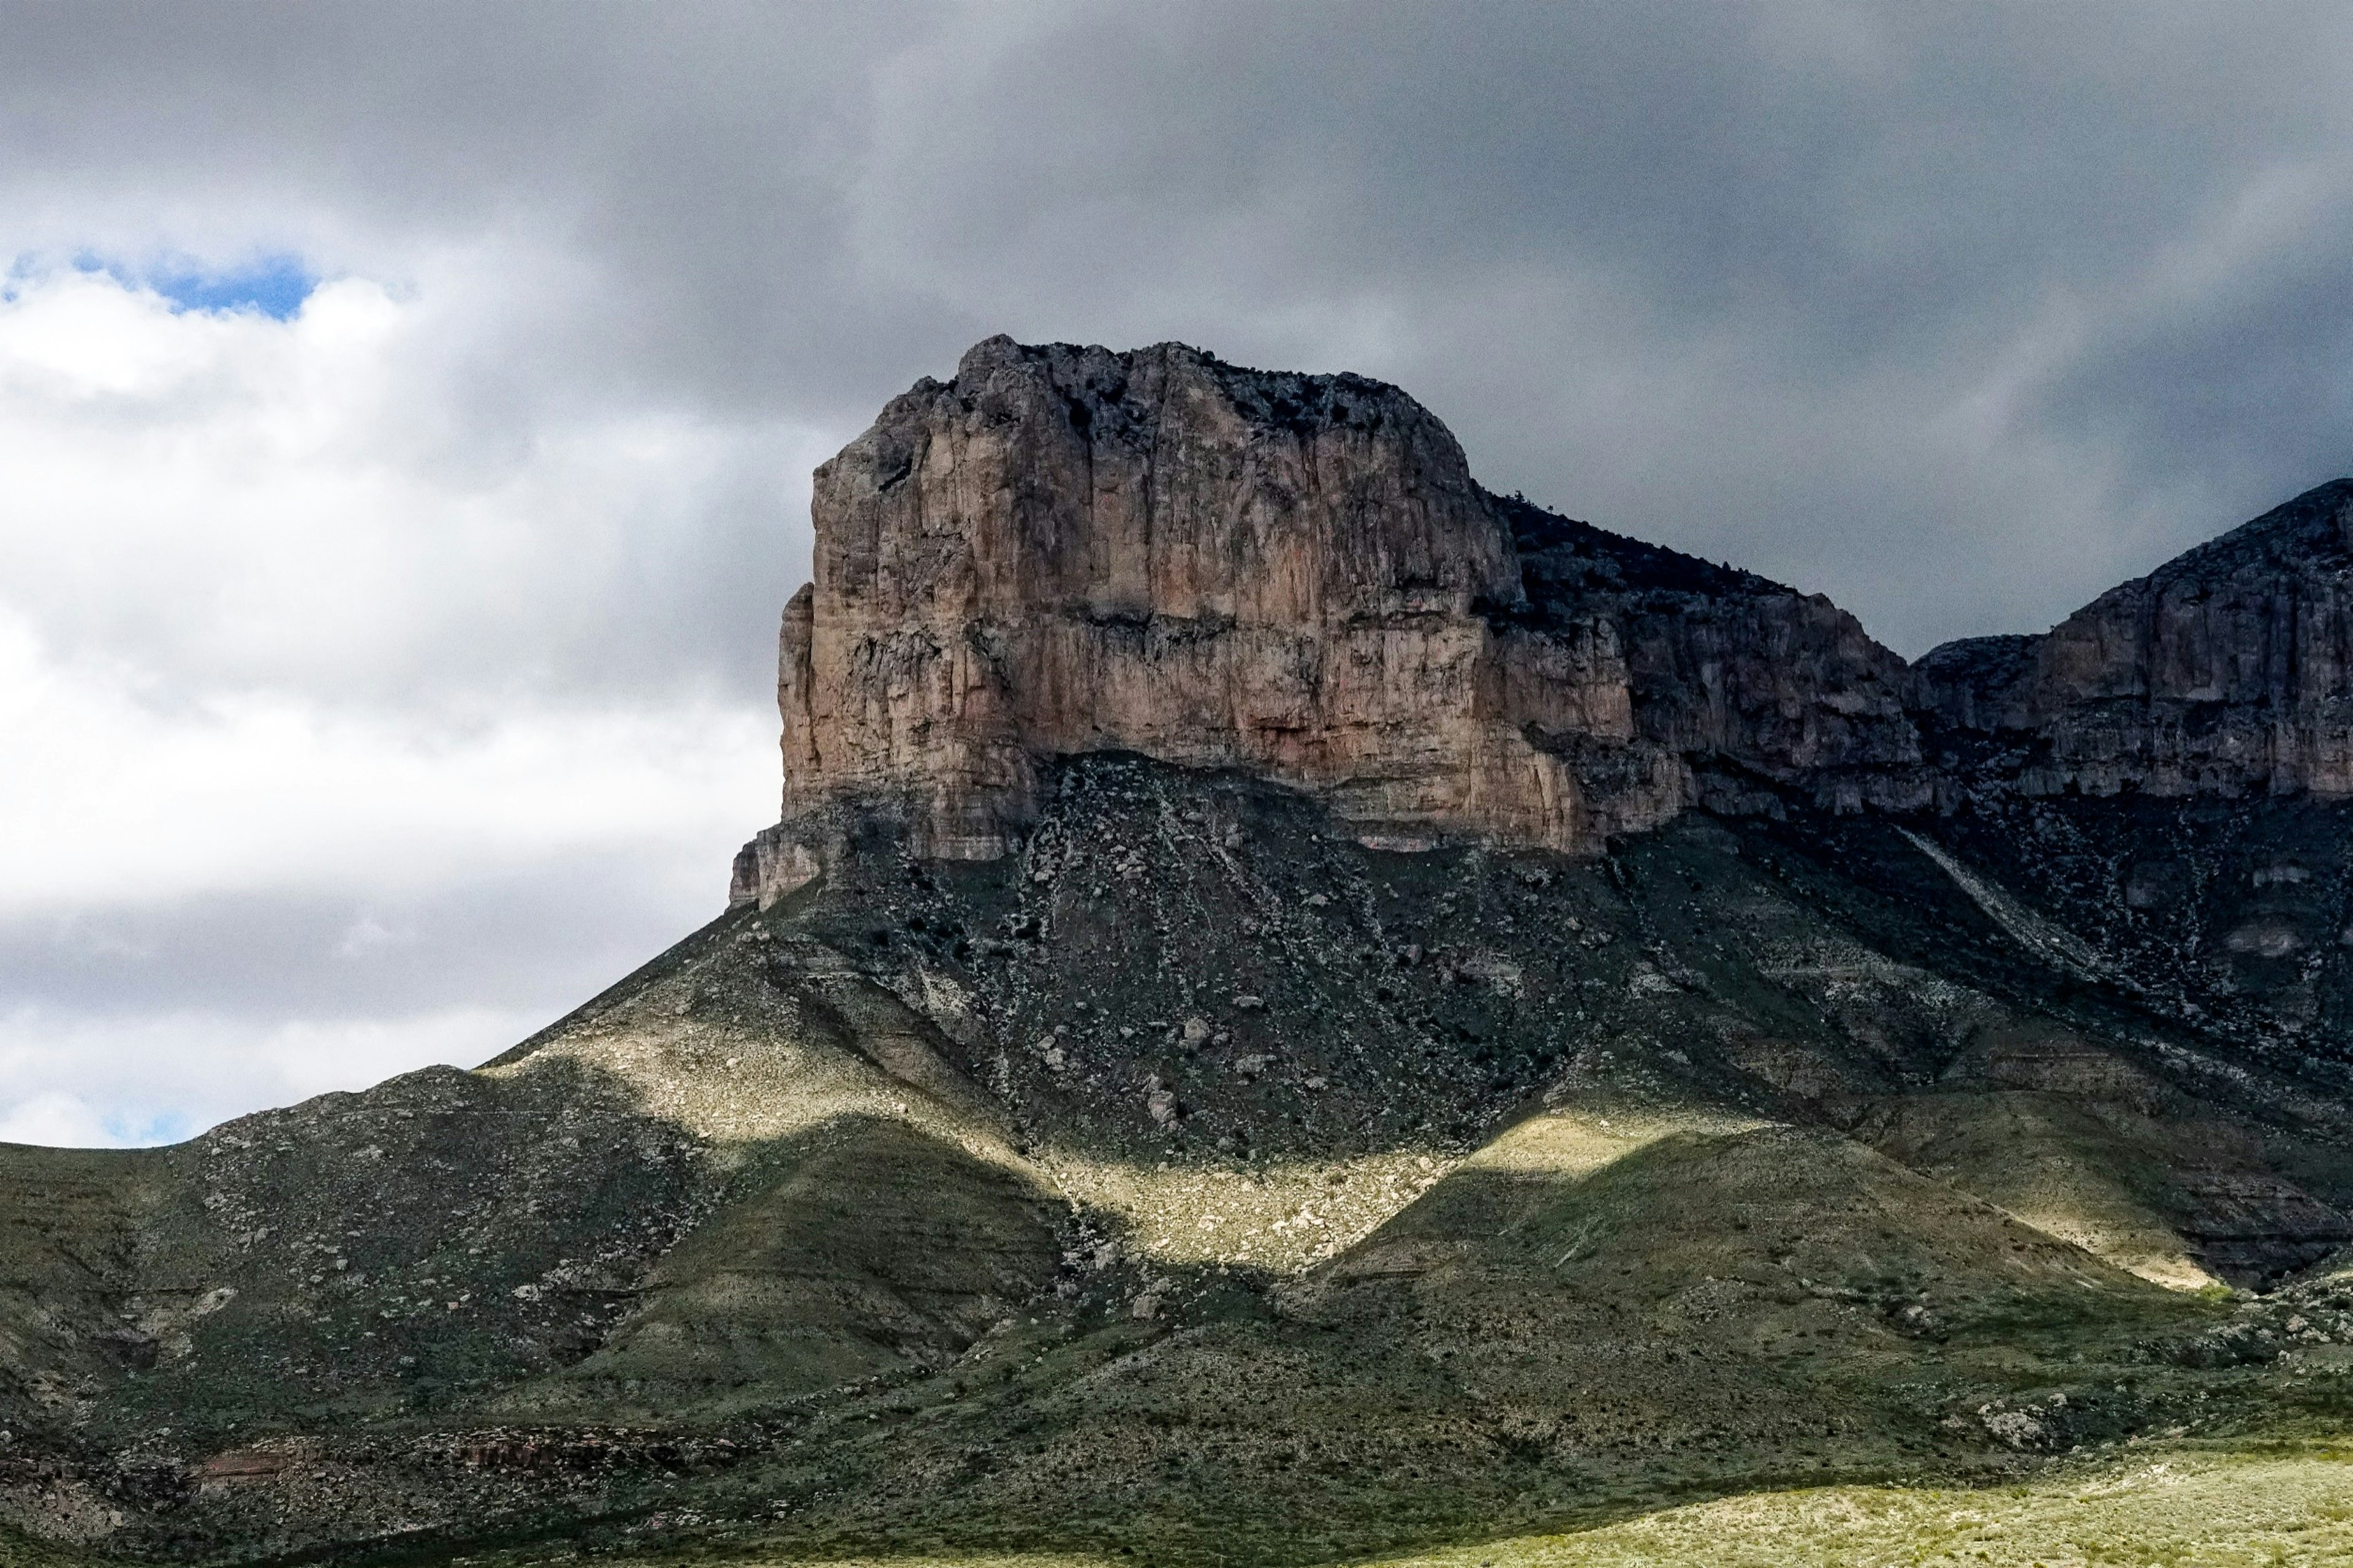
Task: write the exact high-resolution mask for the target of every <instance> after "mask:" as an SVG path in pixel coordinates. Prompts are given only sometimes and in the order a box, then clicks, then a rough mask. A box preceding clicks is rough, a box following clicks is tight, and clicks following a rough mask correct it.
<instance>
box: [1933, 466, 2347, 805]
mask: <svg viewBox="0 0 2353 1568" xmlns="http://www.w3.org/2000/svg"><path fill="white" fill-rule="evenodd" d="M1915 680H1916V681H1917V683H1918V702H1919V706H1920V708H1921V710H1922V718H1923V720H1924V721H1925V722H1926V723H1928V724H1930V725H1931V726H1932V727H1941V728H1943V729H1946V730H1947V731H1951V732H1952V733H1953V734H1954V735H1955V736H1956V737H1957V738H1960V739H1963V740H1966V739H1967V738H1968V737H1970V736H1980V737H1989V738H1991V739H1993V740H1995V741H1996V742H1999V743H2000V744H1999V746H1998V748H1997V749H1996V750H1995V751H1993V752H1991V753H1990V754H1988V755H1985V756H1982V757H1979V758H1978V759H1977V761H1976V764H1975V765H1974V766H1966V764H1965V771H1966V772H1967V773H1969V774H1970V775H1972V776H1973V777H1982V776H1983V775H1985V774H1988V773H1991V774H1995V775H1998V776H2000V778H2002V779H2003V780H2005V781H2006V782H2008V783H2010V784H2013V785H2014V787H2015V788H2016V789H2017V790H2018V791H2020V792H2021V793H2022V794H2025V795H2063V794H2068V793H2077V794H2082V795H2116V794H2119V793H2123V792H2126V791H2137V792H2139V793H2142V794H2145V795H2156V796H2163V797H2180V796H2191V795H2211V796H2226V797H2228V796H2242V795H2260V794H2269V795H2304V794H2309V795H2316V796H2319V797H2321V798H2324V799H2335V798H2342V797H2344V796H2346V795H2353V480H2346V479H2338V480H2336V481H2333V482H2332V483H2329V484H2326V485H2323V486H2321V487H2319V488H2318V489H2313V490H2309V491H2307V492H2306V493H2305V494H2303V495H2300V496H2298V497H2296V498H2295V500H2291V501H2289V502H2288V503H2287V504H2286V505H2284V506H2282V507H2279V508H2276V509H2275V510H2272V511H2269V512H2266V513H2264V514H2263V516H2262V517H2259V518H2257V519H2255V520H2254V521H2253V522H2250V523H2247V524H2246V525H2244V526H2243V527H2241V528H2238V529H2234V530H2232V531H2231V532H2229V533H2226V534H2224V535H2222V536H2221V538H2220V539H2216V540H2214V541H2212V542H2209V543H2206V544H2202V545H2200V546H2199V547H2198V548H2197V549H2195V550H2191V551H2189V552H2186V553H2184V554H2182V555H2179V556H2178V557H2176V558H2175V559H2174V560H2172V561H2169V562H2168V563H2166V564H2164V565H2163V566H2160V567H2158V569H2157V570H2156V571H2155V572H2152V573H2150V574H2148V575H2147V576H2146V577H2142V578H2137V579H2136V580H2135V581H2133V582H2130V583H2126V584H2123V585H2122V586H2120V587H2116V588H2113V589H2111V590H2109V591H2108V592H2107V593H2105V594H2103V595H2100V597H2099V598H2097V599H2095V600H2094V601H2093V602H2092V603H2091V604H2089V605H2085V606H2084V608H2083V609H2081V610H2078V611H2077V612H2076V613H2075V614H2074V615H2073V616H2069V617H2068V618H2067V619H2066V620H2064V621H2063V622H2061V623H2060V624H2059V625H2058V626H2054V627H2052V629H2051V630H2050V631H2049V632H2047V633H2045V634H2044V635H2042V636H2041V637H1974V638H1970V639H1968V640H1966V641H1963V642H1957V643H1948V644H1947V645H1945V646H1944V647H1940V648H1937V649H1936V650H1935V651H1934V652H1932V653H1930V654H1928V655H1926V657H1924V658H1922V659H1921V660H1920V662H1919V664H1918V665H1917V667H1915ZM1968 755H1969V753H1968V748H1967V747H1966V746H1964V747H1963V748H1962V749H1961V750H1959V751H1957V752H1955V753H1954V758H1955V762H1956V763H1963V762H1964V759H1966V758H1967V757H1968ZM1947 765H1948V766H1951V765H1954V764H1952V763H1948V764H1947Z"/></svg>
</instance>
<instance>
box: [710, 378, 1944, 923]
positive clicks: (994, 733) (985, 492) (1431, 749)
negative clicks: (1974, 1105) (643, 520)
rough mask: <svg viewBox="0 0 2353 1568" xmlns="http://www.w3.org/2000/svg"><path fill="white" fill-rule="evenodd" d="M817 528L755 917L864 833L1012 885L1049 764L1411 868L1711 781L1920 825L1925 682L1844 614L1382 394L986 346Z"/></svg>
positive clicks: (753, 852)
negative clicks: (1419, 861) (1151, 780)
mask: <svg viewBox="0 0 2353 1568" xmlns="http://www.w3.org/2000/svg"><path fill="white" fill-rule="evenodd" d="M812 510H813V513H814V518H815V522H816V531H817V552H816V581H815V582H814V583H813V584H810V585H809V586H808V587H806V588H804V589H802V590H801V592H800V593H799V594H798V595H796V596H795V597H794V599H793V601H792V603H791V605H789V606H788V607H787V609H786V614H785V620H784V629H783V636H782V642H781V659H780V680H779V705H780V708H781V710H782V714H783V719H784V737H783V748H784V760H785V794H784V822H783V823H782V824H781V825H780V826H779V827H778V828H776V829H772V830H771V831H770V832H769V833H767V834H765V835H763V836H762V837H761V838H760V839H758V840H755V841H754V843H753V844H752V845H751V846H748V847H746V849H745V851H744V856H743V857H742V858H740V859H739V863H738V867H737V876H736V889H735V893H736V896H737V897H738V898H739V899H749V898H758V899H761V900H773V899H775V898H776V897H779V896H781V895H782V894H783V893H784V892H786V891H789V890H790V889H792V888H793V887H796V886H798V885H799V884H800V883H802V882H804V881H806V880H807V879H809V878H810V877H811V876H813V875H815V873H816V872H817V870H818V867H819V865H820V863H821V861H822V859H823V858H824V856H825V855H826V854H828V853H833V852H837V851H836V850H835V849H834V847H833V846H835V845H837V844H838V843H839V840H840V839H841V837H843V835H844V833H845V832H846V831H847V830H846V829H845V828H844V827H843V826H842V825H843V822H844V820H845V816H844V814H845V812H846V813H849V814H853V815H855V816H857V817H858V818H859V819H860V820H861V821H864V822H870V823H871V821H872V820H874V819H875V818H877V817H878V816H879V817H881V818H884V819H887V820H890V821H893V822H896V823H897V824H899V825H900V826H902V828H903V830H904V832H905V833H906V835H907V837H908V840H909V842H910V846H911V847H912V848H913V850H914V851H915V852H916V853H917V854H919V855H923V856H928V857H933V858H993V857H995V856H997V855H999V854H1002V853H1004V852H1005V850H1006V849H1007V847H1008V845H1009V844H1010V843H1011V842H1012V841H1013V840H1014V838H1015V837H1017V836H1018V834H1019V832H1020V831H1021V829H1022V828H1023V827H1025V826H1027V825H1028V824H1029V822H1030V821H1032V820H1033V819H1034V817H1035V816H1036V813H1037V809H1038V804H1039V797H1038V792H1039V784H1040V767H1041V764H1043V763H1046V762H1048V761H1049V760H1050V759H1052V758H1055V757H1058V756H1069V755H1073V754H1078V753H1083V752H1101V751H1126V752H1140V753H1142V754H1145V755H1147V756H1150V757H1154V758H1156V759H1159V760H1161V761H1164V762H1167V763H1176V764H1179V765H1183V766H1188V767H1198V768H1237V769H1242V770H1246V771H1248V772H1250V773H1256V774H1258V775H1260V776H1262V777H1266V778H1269V779H1272V780H1275V781H1277V782H1280V783H1282V784H1290V785H1293V786H1294V787H1298V788H1301V789H1303V790H1307V791H1310V792H1312V793H1314V794H1315V795H1319V796H1321V797H1322V798H1323V799H1324V801H1325V802H1326V803H1327V804H1328V805H1330V806H1331V808H1332V809H1333V810H1334V811H1335V813H1336V814H1338V815H1339V816H1341V817H1342V818H1343V819H1345V820H1346V821H1348V822H1350V823H1351V824H1353V825H1354V826H1355V827H1356V831H1357V833H1358V835H1359V836H1360V837H1362V838H1364V839H1365V840H1366V842H1367V843H1371V844H1376V845H1379V846H1382V847H1396V848H1418V847H1428V846H1430V845H1431V844H1433V843H1435V842H1438V841H1440V839H1445V838H1456V839H1472V840H1478V841H1485V842H1493V843H1500V844H1508V845H1515V846H1522V847H1544V848H1551V849H1557V850H1566V851H1573V852H1575V851H1586V850H1590V849H1592V848H1594V847H1597V846H1598V845H1599V842H1600V840H1601V838H1602V837H1603V836H1605V835H1606V834H1609V833H1613V832H1620V831H1625V830H1629V829H1634V828H1640V827H1644V826H1652V825H1655V824H1657V823H1660V822H1663V821H1665V820H1667V819H1668V818H1670V817H1672V816H1673V815H1674V814H1675V813H1676V812H1678V811H1679V810H1681V809H1682V808H1683V806H1684V805H1685V804H1686V803H1687V802H1688V801H1690V800H1691V799H1693V798H1694V795H1695V794H1696V793H1697V791H1698V788H1699V787H1700V786H1699V785H1697V784H1695V783H1694V773H1693V769H1692V763H1693V760H1694V759H1699V760H1700V761H1702V762H1703V763H1704V762H1706V761H1707V760H1709V759H1713V758H1715V757H1717V756H1719V755H1721V756H1724V757H1728V758H1730V759H1732V760H1735V761H1736V762H1737V763H1739V764H1740V767H1739V771H1740V772H1741V773H1742V774H1743V776H1746V777H1751V778H1762V779H1764V780H1767V781H1778V782H1780V783H1784V784H1791V785H1794V786H1798V787H1804V788H1809V789H1819V790H1820V791H1822V792H1824V793H1825V798H1827V799H1831V800H1833V801H1834V802H1836V803H1838V804H1845V805H1859V804H1862V802H1863V801H1865V800H1866V799H1873V800H1892V799H1894V798H1895V797H1896V796H1900V795H1905V792H1907V791H1908V792H1910V793H1911V794H1912V795H1923V794H1924V793H1925V785H1924V784H1921V783H1920V782H1919V780H1918V779H1917V778H1916V777H1913V776H1910V774H1908V773H1906V772H1905V770H1911V771H1912V773H1916V767H1915V763H1916V752H1915V749H1914V748H1913V745H1912V731H1911V729H1910V726H1909V725H1908V723H1906V722H1905V719H1904V715H1903V705H1902V697H1903V694H1904V691H1905V676H1904V669H1903V665H1902V661H1901V660H1899V659H1897V658H1895V657H1894V655H1892V654H1890V653H1888V652H1887V651H1886V650H1885V649H1883V648H1881V647H1879V646H1878V645H1877V644H1875V643H1873V642H1872V641H1871V640H1870V639H1869V638H1868V637H1864V636H1863V634H1862V630H1861V628H1860V627H1858V626H1856V625H1855V624H1854V622H1853V620H1852V617H1850V616H1845V615H1844V614H1843V613H1842V612H1841V611H1839V610H1837V609H1836V608H1835V606H1832V605H1831V604H1830V603H1829V602H1828V601H1827V600H1823V599H1819V598H1816V599H1808V598H1804V597H1801V596H1800V595H1796V594H1794V593H1791V592H1790V591H1788V590H1787V589H1784V588H1780V587H1778V585H1776V584H1769V583H1766V582H1765V581H1764V580H1763V579H1760V578H1756V577H1753V576H1749V575H1748V574H1740V573H1733V572H1729V571H1726V570H1722V569H1718V568H1714V567H1708V566H1706V565H1705V563H1699V562H1694V561H1690V560H1689V559H1688V558H1685V557H1682V556H1677V555H1674V554H1673V553H1672V552H1666V551H1660V550H1656V549H1654V548H1652V547H1650V546H1646V545H1639V544H1636V543H1634V542H1631V541H1625V540H1618V539H1615V538H1614V536H1611V535H1608V534H1604V533H1602V532H1600V531H1599V530H1594V529H1589V528H1586V527H1585V526H1584V525H1582V524H1575V523H1570V522H1569V521H1567V520H1566V519H1561V518H1556V517H1554V516H1553V515H1552V514H1550V513H1546V512H1543V511H1541V510H1538V509H1536V508H1534V507H1530V506H1528V505H1526V503H1525V502H1518V501H1503V500H1498V499H1497V498H1495V497H1493V496H1490V495H1488V494H1487V493H1486V492H1485V491H1484V490H1482V489H1480V487H1479V486H1478V485H1477V484H1476V483H1475V482H1474V481H1473V480H1472V478H1471V476H1470V472H1469V470H1468V468H1467V467H1466V465H1465V463H1464V460H1463V457H1462V452H1461V447H1458V446H1457V445H1456V443H1455V441H1454V439H1453V437H1451V436H1450V435H1449V434H1448V433H1447V431H1446V429H1445V427H1444V426H1441V425H1440V423H1439V422H1438V420H1437V419H1435V418H1434V417H1432V416H1430V413H1429V412H1428V411H1427V410H1425V409H1424V408H1422V407H1421V406H1420V405H1419V404H1417V403H1415V402H1414V401H1413V400H1412V399H1411V398H1409V397H1408V396H1407V395H1405V394H1403V393H1402V392H1399V391H1398V390H1397V389H1396V388H1394V387H1390V386H1387V385H1384V384H1380V383H1377V382H1373V381H1367V380H1365V379H1363V378H1361V377H1356V376H1350V375H1339V376H1307V375H1295V374H1269V373H1263V372H1258V371H1250V370H1244V369H1241V368H1239V367H1236V366H1232V365H1228V364H1225V363H1220V362H1219V361H1218V360H1216V359H1214V358H1212V357H1211V356H1209V355H1208V354H1205V353H1200V352H1199V351H1198V350H1195V349H1190V348H1187V347H1184V346H1183V345H1181V344H1173V343H1170V344H1162V345H1160V346H1158V347H1155V348H1150V349H1142V350H1138V351H1135V352H1134V353H1124V354H1120V353H1110V352H1109V351H1106V350H1103V349H1100V348H1086V349H1081V348H1071V347H1068V346H1062V345H1056V346H1052V347H1047V348H1031V347H1024V346H1021V345H1018V344H1016V343H1014V342H1011V341H1009V340H1008V339H1004V338H994V339H991V340H989V341H988V342H984V343H981V344H979V345H978V346H977V347H976V348H974V349H973V350H972V351H971V353H967V354H966V355H965V358H964V362H963V363H962V364H961V365H959V366H958V368H957V373H956V376H955V380H954V381H953V382H951V383H949V384H940V383H937V382H933V381H929V380H926V381H923V382H921V383H919V384H917V385H916V386H915V387H914V388H913V390H912V391H910V392H908V393H907V394H905V395H903V396H901V397H899V398H897V399H895V400H893V401H892V403H891V405H889V406H888V407H887V408H885V409H884V410H883V412H882V416H881V418H880V419H878V420H877V421H876V422H875V425H874V426H873V427H872V428H871V429H870V430H868V431H867V432H866V433H865V434H864V435H862V436H860V437H859V438H858V439H857V440H856V441H854V442H852V443H851V444H850V445H849V447H847V448H845V449H844V450H843V451H842V452H841V453H840V455H839V456H838V457H836V458H833V459H832V460H831V461H830V462H828V463H827V464H825V465H824V466H823V467H822V468H819V469H818V473H817V484H816V492H815V500H814V504H813V509H812ZM1524 548H1525V551H1527V552H1530V553H1531V559H1530V560H1526V561H1524V559H1523V552H1524ZM1842 770H1843V771H1842ZM1857 770H1860V772H1859V773H1858V772H1857ZM1834 774H1835V775H1838V777H1837V779H1836V781H1835V783H1831V784H1826V783H1825V782H1824V781H1826V780H1831V778H1832V775H1834ZM1849 775H1852V776H1849ZM1865 775H1868V782H1858V780H1859V779H1862V778H1864V776H1865ZM1891 781H1892V782H1891ZM1711 804H1712V805H1727V804H1728V805H1734V806H1737V805H1738V802H1736V801H1718V800H1711Z"/></svg>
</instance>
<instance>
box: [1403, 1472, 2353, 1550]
mask: <svg viewBox="0 0 2353 1568" xmlns="http://www.w3.org/2000/svg"><path fill="white" fill-rule="evenodd" d="M1638 1563H1640V1564H1660V1563H1676V1564H1689V1565H1691V1568H1809V1565H1813V1564H1820V1565H1821V1568H1831V1565H1832V1564H1835V1565H1837V1568H1880V1565H1882V1564H1885V1565H1889V1568H1893V1565H1895V1564H1903V1565H1905V1568H1948V1565H1949V1568H1961V1565H1963V1564H2011V1565H2015V1568H2027V1565H2029V1564H2039V1565H2041V1568H2077V1565H2088V1564H2095V1563H2133V1564H2166V1565H2171V1564H2177V1563H2179V1564H2183V1565H2189V1564H2195V1565H2196V1568H2237V1565H2239V1564H2247V1565H2250V1568H2252V1565H2254V1564H2264V1565H2271V1564H2305V1563H2353V1443H2342V1444H2329V1445H2314V1446H2310V1447H2270V1448H2265V1449H2261V1450H2253V1451H2248V1450H2240V1451H2231V1450H2214V1449H2198V1448H2174V1449H2170V1450H2166V1451H2161V1452H2160V1451H2154V1450H2145V1451H2142V1452H2140V1453H2137V1454H2136V1455H2134V1456H2133V1457H2132V1458H2129V1459H2126V1460H2124V1461H2121V1462H2117V1463H2113V1464H2110V1465H2107V1466H2104V1467H2101V1468H2078V1469H2071V1470H2067V1471H2060V1472H2054V1473H2052V1474H2049V1475H2046V1476H2043V1477H2041V1478H2039V1479H2036V1480H2034V1481H2032V1482H2031V1483H2028V1484H2025V1485H2018V1486H2007V1487H1996V1488H1989V1489H1981V1490H1958V1489H1938V1488H1933V1487H1853V1486H1849V1487H1821V1488H1816V1489H1809V1490H1804V1491H1788V1492H1766V1493H1754V1494H1750V1495H1748V1496H1745V1497H1736V1498H1728V1499H1725V1500H1720V1501H1716V1502H1710V1503H1700V1504H1695V1505H1694V1506H1691V1507H1688V1508H1678V1509H1670V1510H1665V1511H1663V1512H1660V1513H1653V1514H1646V1515H1644V1516H1642V1517H1641V1518H1639V1519H1632V1520H1627V1521H1622V1522H1620V1523H1617V1524H1611V1525H1608V1526H1604V1527H1602V1528H1600V1529H1598V1530H1590V1531H1578V1532H1577V1533H1574V1534H1567V1535H1539V1536H1522V1537H1517V1538H1514V1539H1508V1540H1502V1541H1492V1542H1484V1543H1482V1544H1479V1545H1474V1546H1463V1547H1457V1548H1451V1549H1449V1550H1446V1551H1442V1552H1431V1553H1428V1554H1425V1555H1416V1556H1411V1557H1402V1558H1397V1559H1393V1560H1390V1563H1388V1565H1386V1568H1631V1565H1633V1564H1638Z"/></svg>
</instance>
